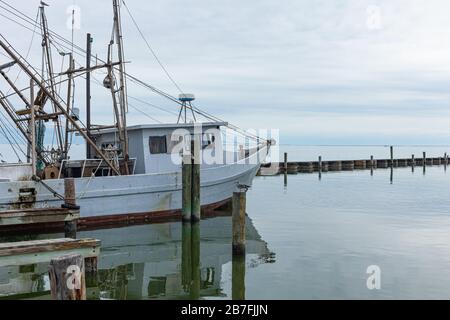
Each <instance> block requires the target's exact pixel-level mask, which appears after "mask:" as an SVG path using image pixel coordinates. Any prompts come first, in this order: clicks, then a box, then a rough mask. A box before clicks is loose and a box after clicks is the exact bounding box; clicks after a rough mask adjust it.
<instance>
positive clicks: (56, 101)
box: [0, 35, 120, 175]
mask: <svg viewBox="0 0 450 320" xmlns="http://www.w3.org/2000/svg"><path fill="white" fill-rule="evenodd" d="M2 39H4V38H3V37H2V36H1V35H0V47H2V48H3V50H4V51H5V52H6V53H7V54H8V56H9V57H11V59H13V60H14V62H15V63H17V65H18V66H19V67H20V68H21V69H22V71H23V72H24V73H25V74H26V75H27V76H28V77H29V78H30V79H31V80H33V81H34V83H36V84H37V85H38V87H39V88H40V91H41V92H42V94H43V95H44V96H46V97H47V98H48V99H49V100H51V101H52V102H53V104H54V106H55V107H56V108H57V111H58V112H59V114H62V115H63V116H65V117H66V118H67V119H69V122H70V123H71V124H72V126H73V128H74V130H76V131H78V132H79V133H80V134H81V136H83V138H84V139H85V140H86V142H87V143H88V144H90V145H91V147H92V148H93V150H95V152H96V153H97V154H98V155H99V156H100V158H102V160H103V161H105V163H106V164H107V165H108V166H109V167H110V168H111V169H112V171H113V172H114V173H115V174H117V175H120V171H119V170H117V168H116V167H115V165H114V164H113V163H112V162H111V161H110V159H108V157H107V156H105V154H104V153H103V152H102V151H101V150H100V148H98V147H97V145H96V144H95V142H94V141H92V139H90V138H89V137H88V136H87V134H86V132H85V130H83V128H82V127H81V126H80V125H79V124H78V123H77V122H76V121H75V120H74V119H73V118H72V116H71V115H70V114H69V113H68V112H67V106H64V105H63V103H62V102H61V101H60V100H59V99H58V98H57V96H56V95H54V94H52V93H51V92H50V90H49V89H48V88H47V87H46V86H45V83H44V82H43V81H41V80H40V79H39V78H38V76H37V72H36V71H35V70H34V69H33V68H32V67H31V66H30V65H29V64H28V63H27V62H26V61H24V60H23V58H22V57H21V56H20V55H19V56H17V55H16V54H15V52H14V51H13V49H12V47H11V46H10V45H9V43H7V42H4V41H3V40H2ZM0 101H1V100H0ZM3 103H4V102H3ZM3 103H1V104H3ZM35 104H36V103H35ZM26 136H27V137H29V136H28V135H26Z"/></svg>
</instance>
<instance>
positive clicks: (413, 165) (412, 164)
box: [411, 155, 416, 172]
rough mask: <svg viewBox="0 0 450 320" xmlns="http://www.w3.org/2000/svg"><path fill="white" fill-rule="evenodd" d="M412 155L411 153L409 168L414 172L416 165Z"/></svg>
mask: <svg viewBox="0 0 450 320" xmlns="http://www.w3.org/2000/svg"><path fill="white" fill-rule="evenodd" d="M414 157H415V156H414V155H411V170H412V172H414V168H415V167H416V159H415V158H414Z"/></svg>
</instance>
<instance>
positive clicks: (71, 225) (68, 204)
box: [63, 178, 80, 239]
mask: <svg viewBox="0 0 450 320" xmlns="http://www.w3.org/2000/svg"><path fill="white" fill-rule="evenodd" d="M63 207H64V208H66V209H78V210H79V209H80V207H78V206H77V203H76V191H75V179H73V178H66V179H64V205H63ZM64 233H65V236H66V238H73V239H76V237H77V220H70V221H65V222H64Z"/></svg>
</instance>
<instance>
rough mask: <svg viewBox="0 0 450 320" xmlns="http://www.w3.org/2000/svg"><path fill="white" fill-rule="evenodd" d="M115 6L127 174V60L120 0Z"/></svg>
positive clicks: (114, 2)
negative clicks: (125, 58) (125, 57)
mask: <svg viewBox="0 0 450 320" xmlns="http://www.w3.org/2000/svg"><path fill="white" fill-rule="evenodd" d="M113 8H114V30H115V38H116V43H117V49H118V58H119V73H120V74H119V82H120V83H119V105H120V121H119V122H118V130H119V137H120V140H122V141H121V142H122V152H123V157H124V168H125V174H127V175H128V174H129V170H128V160H129V150H128V131H127V115H126V113H127V112H128V97H127V84H126V80H125V79H126V78H125V60H124V50H123V37H122V22H121V16H120V6H119V3H118V0H113Z"/></svg>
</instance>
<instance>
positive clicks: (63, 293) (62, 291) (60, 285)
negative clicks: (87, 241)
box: [49, 255, 86, 300]
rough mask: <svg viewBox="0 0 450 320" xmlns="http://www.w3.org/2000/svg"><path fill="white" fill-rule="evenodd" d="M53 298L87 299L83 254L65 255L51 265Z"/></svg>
mask: <svg viewBox="0 0 450 320" xmlns="http://www.w3.org/2000/svg"><path fill="white" fill-rule="evenodd" d="M49 276H50V288H51V295H52V299H53V300H86V281H85V269H84V259H83V257H82V256H81V255H65V256H61V257H59V258H56V259H53V260H51V262H50V265H49Z"/></svg>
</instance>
